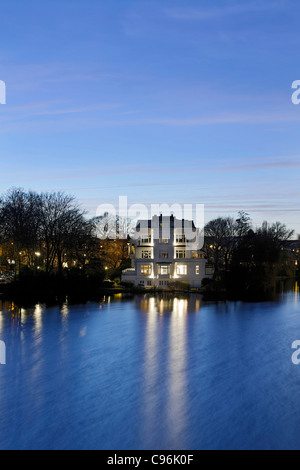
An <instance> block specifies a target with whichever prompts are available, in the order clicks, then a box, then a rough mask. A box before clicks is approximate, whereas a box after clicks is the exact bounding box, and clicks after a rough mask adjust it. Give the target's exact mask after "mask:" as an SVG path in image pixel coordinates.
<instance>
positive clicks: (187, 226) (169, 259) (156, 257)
mask: <svg viewBox="0 0 300 470" xmlns="http://www.w3.org/2000/svg"><path fill="white" fill-rule="evenodd" d="M136 233H137V237H136V240H135V241H134V243H133V245H132V249H131V257H132V268H131V269H126V270H125V271H123V275H122V281H123V282H130V283H133V284H134V285H135V286H139V287H144V288H153V287H156V288H159V289H168V288H170V287H172V286H174V285H176V284H177V283H178V282H185V283H187V284H190V286H191V287H193V288H199V287H201V284H202V280H203V278H204V277H211V275H210V274H208V273H207V272H206V263H207V261H206V259H205V257H204V252H203V251H202V250H201V248H202V245H203V243H201V241H200V233H199V230H198V229H196V227H195V226H194V223H193V222H191V221H186V220H178V219H176V217H174V216H171V217H163V216H160V217H158V216H154V217H153V219H152V220H149V221H139V222H138V225H137V230H136Z"/></svg>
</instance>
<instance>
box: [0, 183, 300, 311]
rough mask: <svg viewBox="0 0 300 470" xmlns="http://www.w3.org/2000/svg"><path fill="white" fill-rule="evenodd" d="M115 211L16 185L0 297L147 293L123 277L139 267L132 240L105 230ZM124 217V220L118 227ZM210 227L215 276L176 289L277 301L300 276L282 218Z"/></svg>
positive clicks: (3, 247)
mask: <svg viewBox="0 0 300 470" xmlns="http://www.w3.org/2000/svg"><path fill="white" fill-rule="evenodd" d="M108 217H110V216H109V215H108V214H105V215H104V216H103V217H97V218H93V219H88V218H87V216H86V213H85V212H84V211H82V210H81V209H80V208H79V206H78V204H77V202H76V200H75V198H73V197H72V196H68V195H65V194H63V193H41V194H38V193H35V192H32V191H24V190H22V189H12V190H10V191H9V192H8V193H7V194H6V195H5V196H4V197H2V198H0V300H2V299H10V300H16V301H18V302H22V301H27V300H28V301H29V300H30V299H32V301H33V302H34V301H39V302H44V301H50V302H55V301H58V300H59V299H64V298H66V297H68V298H71V299H74V300H75V301H76V300H77V301H78V302H81V301H82V300H94V299H97V298H100V297H101V296H102V295H105V294H106V293H124V294H129V295H130V294H139V293H145V290H143V289H139V288H135V287H133V286H130V285H128V284H127V285H124V284H122V283H121V274H122V271H123V270H124V269H126V268H129V267H131V259H130V256H129V249H128V248H129V246H130V239H129V238H128V239H126V240H122V239H118V238H117V237H116V239H111V237H110V236H109V235H110V234H108V233H106V231H105V230H106V226H107V225H109V224H107V218H108ZM122 223H123V221H121V220H120V219H117V220H116V226H117V227H118V226H119V227H120V226H121V224H122ZM122 229H123V227H122ZM204 231H205V244H204V247H203V250H204V253H205V258H206V259H207V263H208V265H209V266H210V267H212V268H213V272H214V275H213V278H212V279H204V280H203V283H202V287H201V288H199V289H193V290H191V289H190V286H189V285H188V284H187V283H184V282H182V283H178V284H177V285H176V286H175V285H174V286H173V287H172V288H171V289H169V290H168V293H169V294H174V295H175V294H176V295H178V294H180V295H189V294H191V293H201V294H202V295H203V296H204V299H205V300H245V301H260V300H269V299H272V298H275V297H276V293H277V292H280V291H281V290H282V288H283V287H282V286H283V284H286V283H287V282H289V281H290V282H293V281H296V280H298V279H299V278H300V272H299V266H300V240H299V237H298V239H296V238H295V236H294V235H295V234H294V232H293V231H290V230H288V229H287V227H286V226H285V225H284V224H282V223H280V222H276V223H273V224H268V223H267V222H264V223H263V224H262V226H261V227H258V228H255V227H253V224H252V222H251V219H250V217H249V215H248V214H247V213H245V212H240V213H239V214H238V217H237V218H236V219H235V218H233V217H225V218H224V217H219V218H217V219H214V220H212V221H210V222H209V223H208V224H207V225H206V226H205V229H204ZM146 292H147V293H160V292H165V291H160V290H154V289H150V290H146Z"/></svg>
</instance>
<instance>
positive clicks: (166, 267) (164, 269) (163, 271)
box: [160, 266, 170, 276]
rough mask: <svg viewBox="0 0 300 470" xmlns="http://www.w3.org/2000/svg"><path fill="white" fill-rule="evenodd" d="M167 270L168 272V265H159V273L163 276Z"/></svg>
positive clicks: (167, 272)
mask: <svg viewBox="0 0 300 470" xmlns="http://www.w3.org/2000/svg"><path fill="white" fill-rule="evenodd" d="M169 272H170V268H169V266H161V267H160V274H162V275H163V276H166V275H167V274H169Z"/></svg>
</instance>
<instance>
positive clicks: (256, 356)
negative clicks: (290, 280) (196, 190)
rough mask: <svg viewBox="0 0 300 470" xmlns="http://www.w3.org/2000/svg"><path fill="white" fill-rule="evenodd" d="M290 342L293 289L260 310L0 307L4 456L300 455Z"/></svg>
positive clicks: (128, 303) (239, 306)
mask: <svg viewBox="0 0 300 470" xmlns="http://www.w3.org/2000/svg"><path fill="white" fill-rule="evenodd" d="M296 339H300V305H299V286H298V284H297V285H296V287H295V289H294V291H293V292H291V293H290V294H288V295H284V296H283V297H282V300H281V302H278V303H271V302H270V303H265V304H243V303H241V302H238V303H234V302H227V303H220V304H213V303H212V304H205V303H204V302H203V301H202V298H201V297H200V296H197V295H193V296H191V297H190V298H180V297H179V296H178V297H175V298H172V297H170V296H167V295H161V296H153V295H143V296H141V297H135V298H133V299H128V300H126V299H123V300H122V298H121V297H120V296H119V295H118V296H116V297H113V296H110V297H106V298H105V299H103V300H102V301H101V302H98V303H88V304H85V305H70V304H69V302H68V301H66V302H65V303H64V304H62V305H61V306H59V307H46V306H45V305H43V304H36V305H35V306H33V307H31V308H19V307H18V306H17V305H15V304H14V303H13V302H1V301H0V340H5V342H6V344H7V366H5V367H2V368H0V418H1V419H0V448H8V449H12V448H41V449H43V448H58V449H59V448H62V449H72V448H75V449H76V448H83V449H89V448H95V449H96V448H99V449H197V448H207V449H209V448H298V447H299V448H300V439H299V438H298V432H297V431H298V429H299V427H300V406H299V404H298V399H297V396H298V391H299V388H300V372H298V369H297V368H295V367H294V366H293V365H292V363H291V344H292V342H293V341H294V340H296ZM299 371H300V369H299Z"/></svg>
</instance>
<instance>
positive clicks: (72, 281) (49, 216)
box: [0, 189, 127, 295]
mask: <svg viewBox="0 0 300 470" xmlns="http://www.w3.org/2000/svg"><path fill="white" fill-rule="evenodd" d="M97 231H99V219H90V220H89V219H87V217H86V214H85V212H84V211H82V210H81V209H80V208H79V206H78V204H77V203H76V200H75V198H74V197H72V196H69V195H65V194H63V193H40V194H39V193H36V192H32V191H29V192H27V191H23V190H22V189H13V190H11V191H9V192H8V193H7V194H6V195H5V196H4V197H2V198H1V199H0V270H1V272H2V280H5V279H10V280H12V278H13V279H14V283H13V284H12V288H13V289H15V290H18V289H19V290H20V289H21V291H22V293H26V292H28V291H37V290H40V291H44V292H47V293H48V294H49V295H51V294H54V293H57V292H61V293H62V294H65V293H69V292H71V293H74V292H83V291H85V292H86V293H88V292H91V291H93V290H95V289H96V288H99V286H101V285H103V283H104V280H105V278H106V277H113V278H117V277H120V273H121V270H122V269H123V266H124V267H127V265H126V262H127V261H126V249H125V248H124V246H127V243H126V241H111V240H108V239H107V240H100V239H99V238H98V237H97ZM119 245H122V246H121V247H120V246H119ZM116 257H117V258H118V259H116Z"/></svg>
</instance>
